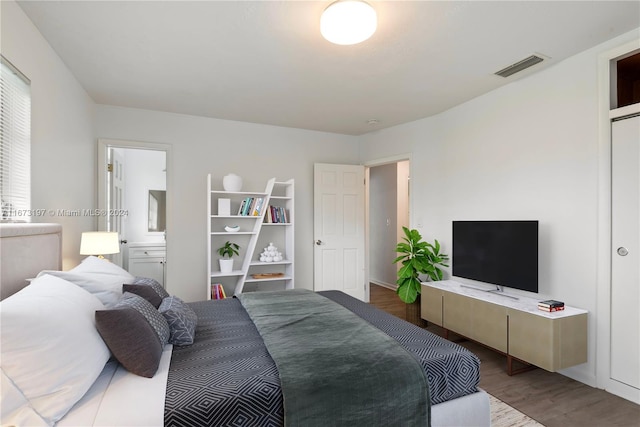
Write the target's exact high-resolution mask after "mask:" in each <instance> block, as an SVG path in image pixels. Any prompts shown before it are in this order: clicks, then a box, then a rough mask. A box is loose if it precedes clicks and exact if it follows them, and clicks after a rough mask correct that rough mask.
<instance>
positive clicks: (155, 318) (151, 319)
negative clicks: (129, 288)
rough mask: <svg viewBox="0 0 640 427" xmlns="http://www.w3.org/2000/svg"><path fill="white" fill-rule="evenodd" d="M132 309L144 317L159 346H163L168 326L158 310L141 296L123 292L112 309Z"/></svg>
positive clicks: (168, 332) (166, 337) (168, 333)
mask: <svg viewBox="0 0 640 427" xmlns="http://www.w3.org/2000/svg"><path fill="white" fill-rule="evenodd" d="M127 307H129V308H133V309H135V310H136V311H138V312H139V313H140V314H142V315H143V316H144V318H145V319H146V320H147V322H148V323H149V325H151V327H152V328H153V330H154V331H155V332H156V336H157V337H158V340H160V345H161V346H163V347H164V345H165V344H166V343H167V342H169V335H170V333H171V332H170V329H169V324H168V323H167V321H166V320H165V318H164V316H162V315H161V314H160V313H159V312H158V310H156V308H155V307H154V306H152V305H151V303H150V302H149V301H147V300H145V299H144V298H142V297H141V296H138V295H135V294H132V293H130V292H125V293H124V294H122V297H121V298H120V300H119V301H118V303H117V304H116V305H115V306H114V308H127Z"/></svg>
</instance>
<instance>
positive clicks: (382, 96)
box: [19, 1, 640, 135]
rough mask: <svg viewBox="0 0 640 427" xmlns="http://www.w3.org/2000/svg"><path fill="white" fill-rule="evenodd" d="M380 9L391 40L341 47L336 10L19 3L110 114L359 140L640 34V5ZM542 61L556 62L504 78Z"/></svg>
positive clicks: (245, 4)
mask: <svg viewBox="0 0 640 427" xmlns="http://www.w3.org/2000/svg"><path fill="white" fill-rule="evenodd" d="M370 3H371V4H372V5H373V6H374V7H375V8H376V10H377V11H378V31H377V32H376V33H375V34H374V35H373V37H372V38H371V39H369V40H368V41H365V42H364V43H362V44H359V45H354V46H338V45H333V44H331V43H329V42H327V41H325V40H324V39H323V38H322V37H321V36H320V32H319V26H320V25H319V20H320V14H321V12H322V10H323V9H324V8H325V7H326V6H327V5H328V4H330V1H326V2H318V1H194V2H191V1H21V2H19V4H20V6H21V7H22V9H23V10H24V11H25V12H26V14H27V15H28V16H29V17H30V18H31V20H32V21H33V22H34V24H35V25H36V26H37V27H38V29H39V30H40V32H41V33H42V34H43V35H44V37H45V38H46V39H47V40H48V41H49V43H50V44H51V46H53V48H54V49H55V50H56V52H57V53H58V54H59V55H60V57H61V58H62V59H63V61H64V62H65V63H66V64H67V66H68V67H69V68H70V69H71V71H72V72H73V73H74V75H75V76H76V77H77V79H78V80H79V81H80V83H81V84H82V85H83V87H84V88H85V89H86V90H87V92H88V93H89V95H90V96H91V97H92V98H93V100H94V101H95V102H97V103H99V104H109V105H118V106H126V107H134V108H144V109H150V110H159V111H168V112H175V113H183V114H190V115H196V116H206V117H215V118H221V119H229V120H240V121H247V122H255V123H264V124H271V125H278V126H287V127H295V128H303V129H312V130H319V131H326V132H336V133H342V134H349V135H359V134H363V133H366V132H371V131H373V130H376V129H382V128H385V127H389V126H394V125H397V124H401V123H406V122H409V121H413V120H416V119H420V118H424V117H428V116H431V115H433V114H437V113H439V112H442V111H444V110H447V109H448V108H451V107H453V106H455V105H458V104H460V103H462V102H465V101H467V100H469V99H472V98H474V97H477V96H479V95H481V94H483V93H486V92H488V91H491V90H493V89H495V88H497V87H499V86H502V85H504V84H507V83H509V82H511V81H513V80H514V79H518V78H521V76H523V75H526V74H528V73H532V72H535V71H538V70H541V69H543V68H545V67H549V66H551V65H553V64H554V63H557V62H558V61H561V60H562V59H564V58H567V57H568V56H571V55H573V54H575V53H578V52H580V51H583V50H585V49H587V48H589V47H592V46H595V45H597V44H599V43H601V42H603V41H605V40H608V39H611V38H613V37H615V36H617V35H619V34H622V33H625V32H627V31H630V30H633V29H634V28H638V27H640V1H626V2H618V1H585V2H579V1H568V2H559V1H497V2H493V1H466V2H463V1H443V2H436V1H371V2H370ZM533 53H539V54H542V55H545V56H546V57H548V58H549V59H548V60H546V61H544V62H543V63H542V64H539V65H536V66H535V67H533V68H531V69H529V70H527V71H525V72H523V73H520V74H516V75H514V76H512V77H510V78H507V79H504V78H502V77H498V76H495V75H493V73H494V72H496V71H498V70H500V69H502V68H504V67H506V66H507V65H510V64H512V63H514V62H516V61H519V60H521V59H524V58H525V57H527V56H529V55H531V54H533ZM594 66H595V64H594ZM369 119H377V120H379V124H377V125H371V124H368V123H367V121H368V120H369Z"/></svg>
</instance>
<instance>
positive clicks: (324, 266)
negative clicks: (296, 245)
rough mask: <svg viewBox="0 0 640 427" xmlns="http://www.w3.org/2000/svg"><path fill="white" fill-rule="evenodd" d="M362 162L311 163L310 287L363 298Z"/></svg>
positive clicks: (363, 227) (364, 289)
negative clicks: (311, 269) (312, 179)
mask: <svg viewBox="0 0 640 427" xmlns="http://www.w3.org/2000/svg"><path fill="white" fill-rule="evenodd" d="M364 189H365V185H364V166H360V165H334V164H326V163H316V164H315V165H314V194H313V199H314V207H313V211H314V221H313V223H314V242H313V245H314V269H313V272H314V273H313V278H314V290H316V291H322V290H340V291H343V292H344V293H346V294H349V295H351V296H353V297H355V298H358V299H360V300H362V301H365V293H366V283H365V274H364V273H365V271H364V253H365V241H364V239H365V226H364V225H365V222H364V203H365V199H364Z"/></svg>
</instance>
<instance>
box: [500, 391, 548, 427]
mask: <svg viewBox="0 0 640 427" xmlns="http://www.w3.org/2000/svg"><path fill="white" fill-rule="evenodd" d="M489 401H490V402H491V427H534V426H538V427H544V426H543V425H542V424H540V423H539V422H537V421H536V420H534V419H533V418H530V417H528V416H526V415H525V414H523V413H522V412H520V411H518V410H517V409H515V408H513V407H511V406H509V405H507V404H506V403H504V402H503V401H501V400H500V399H497V398H495V397H493V396H491V395H489Z"/></svg>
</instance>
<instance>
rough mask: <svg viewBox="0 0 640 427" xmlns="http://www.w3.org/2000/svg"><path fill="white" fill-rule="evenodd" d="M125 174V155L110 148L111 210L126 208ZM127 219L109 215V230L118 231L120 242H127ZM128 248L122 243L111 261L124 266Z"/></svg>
mask: <svg viewBox="0 0 640 427" xmlns="http://www.w3.org/2000/svg"><path fill="white" fill-rule="evenodd" d="M124 192H125V176H124V156H123V155H122V154H121V153H120V152H119V151H118V149H115V148H111V149H109V193H108V195H107V198H108V201H109V202H108V206H109V212H110V213H113V212H122V211H124V210H126V206H125V198H124V196H125V194H124ZM125 220H126V216H124V215H108V227H109V231H117V232H118V236H120V242H126V239H127V236H126V235H125V233H126V232H125V230H126V227H125V225H124V223H123V221H125ZM125 250H126V248H125V247H124V245H123V244H122V243H121V244H120V253H118V254H113V255H112V256H111V262H113V263H114V264H117V265H119V266H120V267H124V265H123V262H122V255H123V252H124V251H125Z"/></svg>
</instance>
